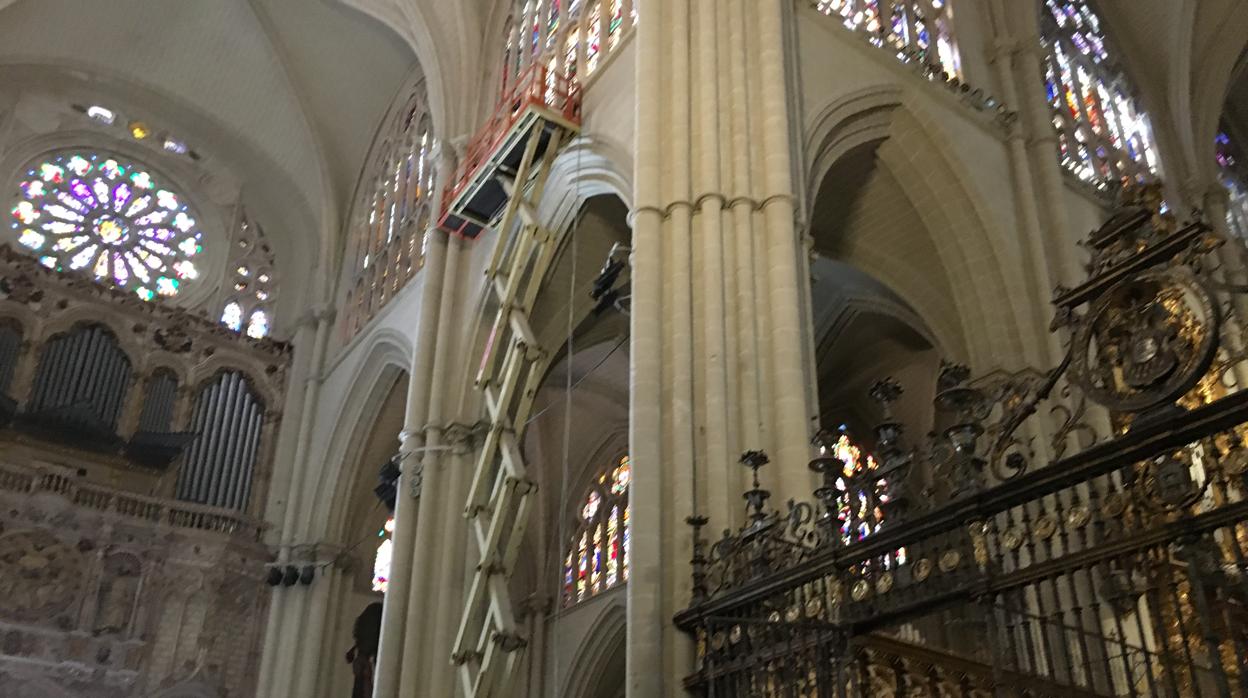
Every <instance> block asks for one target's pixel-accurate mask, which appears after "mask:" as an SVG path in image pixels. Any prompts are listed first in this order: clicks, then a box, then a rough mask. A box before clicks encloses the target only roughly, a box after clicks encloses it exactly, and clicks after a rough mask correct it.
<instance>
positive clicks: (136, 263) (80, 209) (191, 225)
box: [11, 149, 204, 300]
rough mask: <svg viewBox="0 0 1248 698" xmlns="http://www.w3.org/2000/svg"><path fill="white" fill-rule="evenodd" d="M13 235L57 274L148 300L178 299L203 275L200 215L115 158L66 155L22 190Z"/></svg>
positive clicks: (56, 155) (35, 168) (46, 159)
mask: <svg viewBox="0 0 1248 698" xmlns="http://www.w3.org/2000/svg"><path fill="white" fill-rule="evenodd" d="M11 213H12V216H13V222H12V226H11V230H12V232H11V236H12V239H13V240H14V241H16V242H17V243H18V244H19V245H21V246H23V247H25V248H27V249H29V250H30V251H31V252H33V253H34V254H36V255H38V256H39V259H40V262H42V263H43V264H44V266H47V267H49V268H52V269H56V270H67V269H68V270H80V271H83V272H85V273H89V274H91V275H93V276H94V277H95V278H96V280H98V281H100V282H101V283H110V284H113V285H115V286H117V287H118V288H121V289H124V290H127V291H132V292H134V293H135V294H136V295H138V296H139V298H142V299H143V300H153V299H155V298H156V297H158V296H162V297H173V296H176V295H178V294H179V293H180V292H181V291H182V289H183V286H184V285H186V284H188V283H190V282H193V281H194V280H195V279H197V278H198V277H199V273H200V272H199V268H198V267H197V266H196V263H195V261H194V259H195V257H196V256H197V255H199V254H200V253H201V252H202V251H203V249H204V248H203V233H202V232H201V231H200V229H199V224H198V222H197V220H196V218H197V217H196V215H195V213H194V212H193V211H192V210H191V208H190V207H189V205H188V204H187V203H186V201H185V198H184V197H183V196H182V195H180V194H179V193H177V192H175V191H173V190H171V189H169V188H168V185H167V183H166V182H164V181H163V178H162V177H160V175H158V174H156V173H154V172H153V171H152V170H151V169H149V168H147V167H145V166H143V165H141V164H139V163H136V162H133V161H131V160H128V159H126V158H122V157H120V156H115V155H111V154H108V153H102V152H94V151H88V150H77V149H74V150H60V151H54V152H52V153H49V154H47V155H45V156H41V157H40V158H38V159H37V160H36V161H34V162H33V163H31V164H30V165H29V167H28V168H27V169H26V171H25V172H24V174H23V176H22V177H21V179H20V181H19V184H18V192H17V193H16V196H15V201H14V205H13V208H12V210H11Z"/></svg>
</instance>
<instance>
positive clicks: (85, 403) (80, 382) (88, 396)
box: [30, 325, 130, 429]
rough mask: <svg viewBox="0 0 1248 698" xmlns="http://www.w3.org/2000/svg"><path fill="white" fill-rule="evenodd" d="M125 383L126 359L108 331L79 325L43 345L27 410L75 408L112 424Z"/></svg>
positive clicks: (127, 366) (121, 398) (121, 399)
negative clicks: (79, 408)
mask: <svg viewBox="0 0 1248 698" xmlns="http://www.w3.org/2000/svg"><path fill="white" fill-rule="evenodd" d="M129 382H130V359H129V357H127V356H126V354H125V352H123V351H122V350H121V348H120V347H119V346H117V340H116V339H115V338H114V337H113V335H112V333H111V332H109V331H108V330H106V329H104V328H103V327H101V326H99V325H85V326H80V327H77V328H75V329H73V330H72V331H70V332H69V333H68V334H65V335H62V336H60V337H57V338H55V339H53V340H52V341H50V342H48V344H47V345H46V347H45V348H44V351H43V355H42V357H41V360H40V362H39V368H38V371H37V373H36V377H35V389H34V391H33V394H32V396H31V403H30V404H31V409H32V411H41V410H52V409H57V408H64V407H71V406H78V407H82V408H84V409H85V410H86V411H87V412H88V413H89V414H91V415H92V416H93V417H95V418H96V419H97V420H98V421H99V422H100V423H101V424H103V425H104V426H106V427H108V428H110V429H112V428H115V427H116V425H117V419H118V417H120V415H121V408H122V405H123V404H124V401H125V395H126V392H127V390H128V389H129Z"/></svg>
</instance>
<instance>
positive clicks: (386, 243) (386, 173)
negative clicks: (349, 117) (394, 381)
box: [344, 52, 523, 335]
mask: <svg viewBox="0 0 1248 698" xmlns="http://www.w3.org/2000/svg"><path fill="white" fill-rule="evenodd" d="M521 53H523V52H521ZM387 118H388V119H389V120H390V121H389V124H388V126H387V127H386V128H384V129H383V130H382V132H381V134H380V135H379V137H378V140H377V141H376V143H375V144H374V146H373V152H372V154H371V155H370V162H371V163H372V164H371V165H370V167H371V168H373V169H372V170H371V175H370V176H369V177H368V178H366V179H365V184H363V185H362V186H361V187H360V199H358V200H357V203H356V206H355V214H353V219H354V222H353V224H352V231H351V238H352V239H351V249H350V250H349V252H348V254H349V256H348V260H349V263H348V265H347V266H348V269H351V270H352V271H353V276H352V278H350V279H349V280H348V295H347V299H346V307H347V312H346V313H344V318H345V322H346V326H345V331H346V334H348V335H353V334H355V333H356V332H357V331H359V329H360V328H361V327H363V325H364V324H365V323H367V322H368V320H369V319H371V318H372V317H373V316H374V315H375V314H376V313H377V311H379V310H381V308H382V307H384V306H385V305H386V304H387V303H388V302H390V300H391V299H393V298H394V297H395V296H396V295H397V294H398V292H399V291H400V290H401V289H402V288H403V287H404V286H405V285H406V283H407V281H408V280H409V279H411V278H412V276H414V275H415V274H416V272H417V271H419V269H420V267H421V265H422V264H423V263H424V253H425V251H426V246H427V244H428V239H427V232H428V228H429V226H430V225H431V223H432V221H433V206H434V203H435V202H434V197H433V195H432V194H433V187H434V174H435V171H436V167H435V163H434V157H435V153H436V150H437V147H436V141H435V139H434V137H433V134H432V121H431V118H430V115H429V112H428V102H427V99H426V95H425V86H424V82H423V81H420V82H418V83H417V84H416V85H415V86H414V87H413V89H412V91H411V93H410V94H409V95H408V96H407V99H406V100H405V101H404V102H401V103H399V104H398V105H396V109H395V110H394V112H393V113H391V115H390V116H389V117H387Z"/></svg>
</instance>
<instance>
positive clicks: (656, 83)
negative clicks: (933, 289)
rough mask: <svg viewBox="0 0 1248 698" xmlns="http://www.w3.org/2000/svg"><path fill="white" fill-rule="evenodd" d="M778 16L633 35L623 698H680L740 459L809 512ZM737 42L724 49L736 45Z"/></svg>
mask: <svg viewBox="0 0 1248 698" xmlns="http://www.w3.org/2000/svg"><path fill="white" fill-rule="evenodd" d="M789 8H790V4H789V3H787V2H784V1H783V0H663V1H661V2H660V1H659V0H646V1H644V2H641V3H640V7H639V10H640V18H639V22H638V26H637V42H638V46H637V51H636V55H637V65H636V71H637V72H636V74H637V80H636V84H637V130H636V133H637V152H636V160H635V163H636V171H635V177H634V181H635V182H636V193H635V199H636V208H635V210H634V212H633V219H634V220H633V230H634V235H633V250H634V252H633V284H632V288H633V299H632V313H631V318H632V352H631V361H632V405H631V414H630V429H631V435H630V442H631V443H630V451H631V454H632V458H633V463H634V484H633V489H632V506H633V516H632V521H633V523H632V526H633V530H632V544H631V546H632V547H631V551H630V557H631V576H630V581H629V585H628V595H629V605H628V615H629V618H628V622H629V637H628V677H627V691H628V695H629V696H630V697H631V696H637V697H642V696H644V697H645V698H652V697H655V696H678V695H683V694H684V693H683V689H682V688H681V685H680V680H681V678H682V677H683V676H684V675H685V674H687V673H688V672H689V671H690V670H691V669H692V660H693V653H692V646H691V643H690V642H689V640H688V639H687V638H686V637H685V636H684V635H683V634H682V633H681V632H680V631H678V630H677V629H676V628H675V627H674V626H673V625H672V621H671V619H672V616H673V614H674V613H675V612H676V611H678V610H679V609H681V608H682V607H684V606H685V605H686V604H687V602H688V599H689V585H690V583H689V576H688V559H689V554H690V536H689V532H688V529H687V527H686V525H685V523H684V519H685V517H686V516H688V515H690V514H692V513H694V512H695V511H696V512H698V513H703V514H706V515H708V516H710V517H711V520H712V526H716V527H728V526H735V525H736V524H737V523H738V521H737V520H736V519H737V518H739V515H740V513H739V510H740V509H741V507H740V494H741V492H742V490H743V489H744V488H743V487H742V485H743V484H744V481H745V478H744V469H743V468H742V467H741V466H740V465H738V464H737V458H738V456H739V455H740V453H741V452H742V451H744V450H749V449H765V450H767V451H768V452H769V453H770V454H771V456H772V459H773V461H774V464H773V465H772V466H771V467H770V468H769V469H768V470H767V471H764V473H763V477H764V479H765V480H767V486H769V487H770V488H771V489H773V490H775V491H777V499H778V500H780V501H782V500H783V499H784V498H786V497H788V496H807V495H808V494H809V492H808V490H809V484H810V477H809V474H808V471H807V469H806V460H807V458H808V453H809V450H808V438H809V433H808V432H809V429H810V426H809V425H810V416H811V405H810V401H809V399H808V397H807V396H808V385H807V383H808V382H809V381H810V380H812V377H811V376H809V375H808V372H809V371H808V367H807V362H806V361H805V359H804V354H803V346H804V345H805V343H807V342H808V341H809V337H807V336H806V335H807V334H808V333H809V330H808V328H807V327H806V326H805V325H804V324H803V323H802V321H801V318H802V307H801V302H802V300H801V299H802V291H801V287H802V285H803V284H804V283H806V279H805V278H804V277H803V276H802V275H801V269H802V268H803V265H802V264H801V262H800V255H801V254H803V253H804V251H803V247H802V244H801V240H800V236H799V233H798V230H797V229H796V227H795V225H794V220H795V201H796V196H795V193H796V192H795V183H794V181H793V173H792V162H793V160H792V151H791V148H792V143H793V142H794V141H795V140H797V139H795V138H793V136H794V134H793V133H792V129H793V128H796V126H795V117H794V116H793V115H792V113H791V110H790V101H789V93H790V86H789V84H788V79H787V76H786V71H785V55H786V51H787V50H788V47H787V46H786V44H785V39H784V37H785V33H784V31H783V20H784V16H783V13H785V12H787V11H789ZM725 39H727V40H725Z"/></svg>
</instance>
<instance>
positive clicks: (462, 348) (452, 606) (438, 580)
mask: <svg viewBox="0 0 1248 698" xmlns="http://www.w3.org/2000/svg"><path fill="white" fill-rule="evenodd" d="M441 170H442V171H441V174H442V175H443V179H445V176H446V175H449V174H450V172H451V168H450V166H449V163H448V162H443V167H442V168H441ZM430 235H431V239H430V242H429V254H428V257H427V259H426V262H425V267H424V269H423V270H422V271H421V274H423V275H425V279H424V288H423V289H422V297H421V305H420V315H419V317H418V319H417V327H416V341H415V343H414V344H415V346H414V355H413V359H412V370H411V380H410V383H409V384H408V385H409V387H408V395H407V414H406V417H405V424H404V428H403V433H402V434H401V436H400V441H401V445H400V454H401V464H400V468H401V470H402V475H401V476H400V479H399V486H398V490H399V491H398V497H397V499H396V507H395V515H394V519H395V530H394V538H393V540H394V557H393V559H392V563H391V569H392V576H391V579H390V583H389V588H388V589H387V591H386V599H385V608H384V610H383V613H382V624H381V643H380V646H379V648H378V654H377V669H376V674H375V675H376V680H375V682H374V688H373V695H374V696H376V697H377V698H398V697H399V696H403V697H405V698H406V697H407V696H426V695H427V696H451V695H455V691H456V681H457V677H456V673H455V667H454V666H453V665H452V663H451V650H452V647H453V645H454V641H455V635H456V633H457V632H458V630H459V619H460V615H461V613H462V611H463V592H464V587H465V586H466V584H467V579H468V576H469V575H468V569H467V567H466V565H467V553H468V550H467V548H468V546H469V545H471V544H472V543H470V541H469V531H468V524H467V521H466V520H465V518H464V516H463V511H464V502H465V501H466V499H467V494H468V487H469V485H470V484H471V483H470V479H471V477H472V471H473V462H474V461H473V455H474V454H473V452H472V450H473V449H472V442H473V435H474V432H473V429H472V427H471V426H470V425H471V423H473V422H475V416H476V415H477V414H478V413H479V412H480V397H479V395H478V394H477V393H476V391H475V390H473V389H472V387H471V379H470V376H469V371H470V369H471V366H470V364H471V363H472V362H471V361H469V360H466V359H465V357H466V356H468V355H469V354H471V353H472V352H471V351H468V350H467V349H466V345H467V344H469V343H471V342H472V341H473V339H472V337H470V336H468V333H466V332H465V331H464V328H463V327H462V326H461V325H462V318H464V317H465V316H466V315H467V314H468V312H469V311H468V308H467V307H466V306H465V302H464V299H465V298H466V297H467V296H468V293H469V290H470V289H471V288H474V286H473V284H472V283H470V282H471V280H473V279H477V280H479V278H480V276H479V274H473V273H472V259H471V256H470V255H469V254H468V251H469V250H470V249H471V248H470V245H471V244H472V243H469V242H466V241H465V240H462V239H460V238H458V237H453V236H448V235H447V233H445V232H444V231H441V230H436V229H435V230H432V231H431V232H430Z"/></svg>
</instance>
